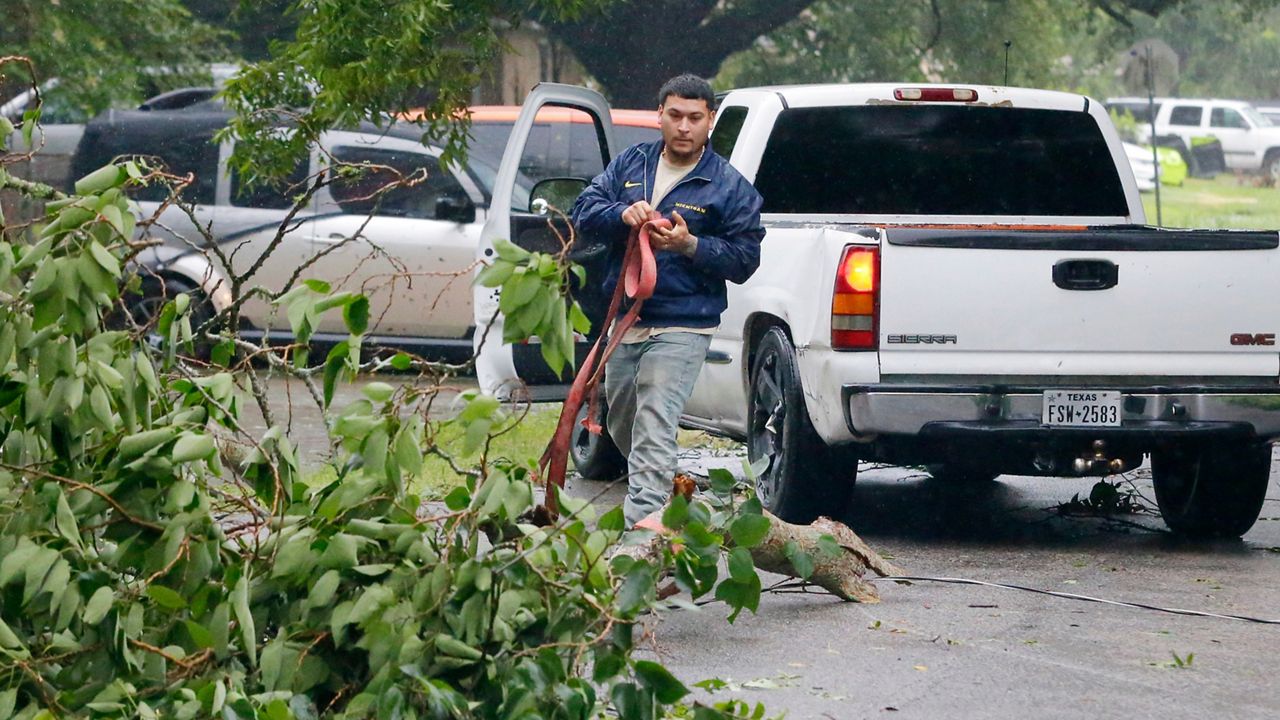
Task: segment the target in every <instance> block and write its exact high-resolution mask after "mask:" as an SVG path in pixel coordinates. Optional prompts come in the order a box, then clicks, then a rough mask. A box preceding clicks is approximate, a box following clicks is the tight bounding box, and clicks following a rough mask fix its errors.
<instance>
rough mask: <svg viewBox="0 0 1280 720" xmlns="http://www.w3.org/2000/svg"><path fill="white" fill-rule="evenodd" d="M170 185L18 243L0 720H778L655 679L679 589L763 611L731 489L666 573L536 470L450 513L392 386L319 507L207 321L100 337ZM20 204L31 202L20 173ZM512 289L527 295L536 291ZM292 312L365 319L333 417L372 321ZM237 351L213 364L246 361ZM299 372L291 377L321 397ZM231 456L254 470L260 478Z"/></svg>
mask: <svg viewBox="0 0 1280 720" xmlns="http://www.w3.org/2000/svg"><path fill="white" fill-rule="evenodd" d="M2 150H3V148H0V151H2ZM2 172H3V171H2V170H0V173H2ZM157 179H158V178H157V176H156V175H155V174H153V173H150V172H149V171H148V170H147V168H146V167H145V166H142V165H139V164H137V163H135V162H133V161H125V162H122V163H120V164H115V165H110V166H107V167H104V168H102V169H100V170H98V171H95V172H94V173H91V174H90V175H88V176H86V177H85V178H82V179H81V180H80V181H79V182H78V183H76V191H75V194H74V195H72V196H69V197H64V198H60V199H58V200H56V201H55V202H52V203H50V204H49V205H48V208H49V210H48V215H47V216H46V217H45V218H44V223H43V225H42V226H41V227H39V228H38V229H31V232H23V231H22V228H8V227H4V228H0V231H3V234H4V241H3V242H0V661H2V662H0V715H2V716H6V717H7V716H9V715H10V714H12V715H13V716H14V717H17V718H22V719H23V720H26V719H29V718H38V717H41V718H42V717H52V716H61V715H89V714H97V715H113V716H114V715H121V716H137V717H142V718H152V717H160V716H171V717H177V718H194V717H206V716H211V715H213V716H221V717H224V718H269V719H270V720H284V719H286V718H311V717H317V716H320V715H331V716H335V717H364V716H378V717H404V718H415V717H431V718H518V717H545V718H589V717H597V716H598V715H599V714H600V713H601V712H602V710H603V709H604V708H605V707H606V706H612V708H613V710H614V711H615V712H616V713H617V714H618V716H619V717H620V718H624V719H625V720H632V719H635V720H640V719H643V718H654V717H658V716H660V715H661V714H662V713H664V712H666V711H667V709H671V711H672V712H674V713H676V714H677V715H678V716H681V717H695V718H700V719H709V718H725V717H760V716H762V714H763V708H759V707H757V708H756V709H754V710H753V709H750V708H748V707H747V706H746V705H745V704H743V703H740V702H735V701H726V702H722V703H719V704H717V705H715V706H704V705H697V704H693V705H690V704H688V702H687V695H688V692H689V691H688V689H687V687H686V686H685V685H684V684H683V683H682V682H680V681H679V680H678V679H677V678H675V677H673V676H672V675H671V673H670V672H669V671H667V670H666V669H665V668H664V667H663V666H662V665H661V664H660V663H658V662H654V661H651V660H646V659H637V658H635V657H633V655H632V653H633V649H634V646H633V627H634V625H635V624H636V623H637V622H639V621H640V619H641V618H642V616H644V615H646V614H647V613H649V612H650V611H651V609H652V608H653V607H654V605H655V603H656V602H657V584H658V581H659V578H661V577H663V576H664V575H665V574H667V573H672V574H673V575H674V577H675V582H676V583H677V584H678V585H679V586H680V587H681V588H683V589H685V590H686V591H688V592H690V593H691V594H692V595H693V597H695V598H697V597H702V596H704V595H707V594H710V593H714V596H715V597H717V598H719V599H722V600H724V601H726V602H727V603H728V605H729V606H730V608H731V612H732V615H731V617H733V616H736V615H737V613H738V612H740V611H741V609H743V608H747V609H750V610H752V611H754V610H755V609H756V607H757V605H758V602H759V595H760V580H759V578H758V576H757V575H756V572H755V569H754V567H753V566H752V564H751V562H750V556H749V554H747V553H746V550H745V546H746V545H749V544H750V543H752V542H756V541H758V540H759V537H760V535H761V532H762V525H761V522H760V521H761V520H763V518H762V517H761V516H760V509H759V503H758V501H755V500H751V499H749V500H746V501H742V500H741V498H740V497H738V496H737V495H735V492H736V491H737V490H738V489H737V488H735V486H734V482H733V479H732V477H729V476H728V475H727V473H726V474H719V475H717V476H716V477H715V478H713V480H714V486H713V491H712V492H711V493H710V495H709V496H708V497H707V498H706V499H698V500H695V501H693V502H686V501H684V499H683V498H681V499H679V500H677V501H676V502H675V503H673V505H672V509H671V511H670V512H669V513H668V518H667V519H668V521H669V524H670V526H671V527H673V528H676V530H677V534H676V536H675V537H673V538H671V539H670V540H668V541H664V542H662V543H659V545H658V552H657V553H656V554H654V555H652V556H651V557H649V558H638V557H633V556H631V555H629V554H627V553H618V554H616V555H613V556H612V557H611V549H612V548H613V547H614V546H615V545H616V544H617V542H618V541H619V539H620V538H621V536H622V530H623V520H622V513H621V510H620V509H617V508H615V509H614V510H612V511H610V512H608V513H606V514H605V515H604V516H602V517H600V518H598V519H596V518H595V517H594V509H593V507H592V506H591V505H590V504H589V503H587V502H586V501H584V500H582V499H578V498H572V497H568V496H561V497H560V498H559V504H560V506H561V507H562V508H564V509H565V514H564V516H563V517H562V518H560V519H559V520H558V521H557V522H555V523H554V524H550V525H538V524H535V523H533V522H532V521H531V517H532V516H533V515H534V513H533V509H534V506H535V503H536V501H537V492H538V490H537V488H536V486H535V482H534V478H533V477H532V475H531V467H532V462H531V461H512V460H501V461H496V462H487V461H486V458H485V454H484V453H481V454H480V463H479V465H478V466H477V468H476V471H475V472H474V473H473V474H470V475H468V480H467V482H466V484H465V486H463V487H459V488H457V489H456V490H454V491H453V492H452V493H451V494H450V495H449V496H447V497H446V498H445V499H444V500H443V502H434V503H432V502H427V501H426V499H424V498H422V497H418V496H416V495H414V494H412V493H411V492H409V491H408V490H407V489H406V485H407V483H406V482H405V480H406V478H408V477H411V476H413V475H414V474H415V473H416V472H418V471H419V470H420V468H421V463H422V458H423V456H424V454H426V453H428V452H432V451H433V447H434V446H433V437H434V434H435V432H436V429H435V428H433V427H432V424H433V423H432V422H429V420H428V417H427V415H426V413H425V411H421V409H420V407H419V406H417V405H415V404H414V402H413V401H414V399H415V398H414V394H415V393H417V392H420V391H419V390H415V389H413V388H408V387H405V388H397V387H393V386H392V385H389V384H386V383H379V382H375V383H370V384H367V385H366V386H365V387H364V391H363V397H361V398H359V399H358V400H356V401H354V402H352V403H350V404H349V405H348V406H346V407H344V408H341V409H339V410H336V411H334V412H332V413H330V414H329V416H328V419H329V422H330V429H331V434H332V436H333V438H334V441H335V443H336V451H337V452H336V456H335V457H334V459H333V461H332V464H331V467H330V471H331V474H330V477H331V478H332V480H330V481H329V482H327V483H325V484H323V485H322V486H320V487H311V486H309V485H307V484H306V483H304V482H303V481H302V478H301V475H300V472H299V462H298V452H297V450H296V448H294V446H293V444H292V442H291V441H290V439H289V438H288V436H287V435H286V434H285V432H284V429H283V428H282V427H279V426H276V427H272V428H270V429H269V430H267V431H266V432H265V433H263V434H261V435H257V436H252V435H250V434H248V433H247V432H246V431H245V430H244V428H243V426H242V424H241V417H240V414H241V408H242V407H243V405H244V399H243V396H245V395H246V394H249V391H250V389H251V388H252V387H253V386H254V381H253V377H254V375H253V373H254V372H255V371H254V369H253V365H252V364H251V363H248V362H238V363H227V367H219V366H218V365H201V364H199V363H197V362H195V361H194V360H193V359H191V358H189V357H187V355H186V352H184V351H183V350H182V349H181V346H183V345H186V346H188V348H189V346H190V345H191V344H192V341H193V340H196V339H200V338H198V337H196V336H198V335H200V334H201V333H204V332H212V326H210V327H208V328H206V327H203V326H201V327H193V324H194V323H193V321H192V314H193V312H194V308H195V303H194V302H193V300H192V299H191V298H189V297H188V296H186V295H179V296H177V297H176V298H174V299H173V300H171V301H169V302H168V304H167V305H166V306H165V307H164V309H163V310H162V311H161V313H160V314H159V317H158V318H157V319H156V324H155V326H154V327H143V328H132V329H128V328H127V329H124V330H119V329H116V330H108V329H105V328H104V324H103V320H104V317H105V316H108V315H110V313H111V311H112V308H113V305H114V304H115V303H116V302H117V301H118V300H119V297H120V288H121V285H122V284H125V283H127V282H128V275H129V274H130V272H131V271H130V270H128V268H129V263H128V260H129V258H130V257H131V255H132V253H134V252H135V251H136V249H137V248H136V247H135V241H134V240H133V223H134V220H135V214H136V213H137V212H138V208H137V206H136V205H134V204H133V203H132V202H131V201H130V200H129V199H128V191H129V190H130V188H132V187H134V186H136V185H138V184H141V183H146V182H154V181H156V180H157ZM0 185H5V186H8V187H16V188H18V189H26V186H23V185H21V184H14V183H11V182H10V178H8V176H7V175H3V174H0ZM543 263H544V260H543V259H542V258H540V257H537V256H527V257H522V258H519V259H514V260H512V264H513V266H518V267H523V268H524V269H525V273H526V274H528V275H529V276H530V277H533V278H535V279H536V282H537V286H536V287H534V290H533V291H532V294H533V295H545V296H547V297H550V298H553V300H554V299H555V298H559V297H560V296H559V294H558V293H560V292H561V291H562V288H563V287H564V282H565V277H566V275H567V273H568V272H571V271H570V270H568V269H567V268H562V267H559V263H558V262H557V261H556V260H555V259H554V258H553V259H552V263H553V264H554V265H556V267H555V268H552V269H551V270H550V271H549V272H545V273H544V272H543V271H542V267H543ZM532 268H536V270H532ZM516 275H517V273H516V271H515V269H514V267H513V269H512V272H511V276H510V277H508V278H507V279H506V281H505V282H502V283H501V285H502V287H503V293H504V294H505V293H507V292H514V290H513V288H516V289H518V290H519V291H520V292H522V293H523V292H527V291H525V290H523V289H522V288H523V283H525V282H527V281H525V280H515V279H514V278H516ZM491 279H492V278H491ZM278 301H279V302H281V303H282V304H284V305H285V310H286V313H287V314H288V316H289V320H290V323H291V324H292V325H293V327H294V330H295V332H298V333H299V335H300V336H303V337H305V335H306V328H308V327H315V325H316V322H315V321H316V319H317V318H318V317H319V316H320V315H322V314H323V313H326V312H338V311H341V312H343V314H344V320H345V322H346V324H347V326H348V329H349V330H350V331H351V337H350V339H349V340H348V342H349V343H350V345H349V346H348V348H347V349H346V350H344V351H343V352H341V353H339V354H338V355H337V356H335V355H334V354H333V353H331V354H330V360H327V361H326V363H325V365H324V367H323V368H322V369H321V372H323V373H324V377H325V384H326V397H325V399H324V404H326V405H327V404H328V403H329V400H330V398H331V397H332V388H331V385H330V383H336V382H338V381H339V380H340V376H341V375H343V374H345V373H347V372H350V371H352V370H354V369H356V368H358V367H362V366H361V365H360V364H359V353H358V348H359V346H360V342H361V337H362V334H363V332H364V330H365V329H366V326H367V323H368V317H367V315H368V310H367V301H365V300H364V298H362V297H361V296H355V295H350V294H346V293H333V292H331V288H330V287H329V286H328V285H327V284H325V283H323V282H318V281H307V282H303V283H302V284H300V285H299V286H298V287H297V288H296V289H295V290H293V291H290V292H289V293H285V294H284V295H282V296H281V297H280V298H278ZM548 302H549V304H550V305H551V306H552V307H553V308H556V309H557V312H556V313H547V314H544V315H540V316H539V317H537V318H533V319H531V320H530V321H529V323H528V324H527V326H526V328H525V329H526V330H527V332H529V333H533V334H538V335H541V336H542V337H543V338H544V341H545V340H546V339H548V338H551V337H553V336H552V333H554V332H555V331H556V328H563V327H565V325H566V324H567V323H568V322H569V320H568V319H567V318H566V315H567V313H568V309H569V308H568V306H567V305H564V304H563V303H561V302H551V301H548ZM554 315H558V316H559V318H558V319H557V318H556V317H554ZM233 330H234V328H223V329H221V330H219V332H221V333H222V335H221V336H220V337H216V338H213V339H214V340H217V345H218V346H220V347H221V346H223V345H224V344H226V343H231V347H232V348H233V349H234V353H232V355H234V356H235V357H238V356H239V355H240V354H241V353H242V352H243V347H242V341H238V340H235V339H234V338H233V336H232V335H231V333H232V332H233ZM148 338H155V340H156V344H155V345H153V344H152V342H149V340H148ZM351 348H357V350H356V351H354V352H353V351H352V350H351ZM261 357H262V358H264V359H266V360H267V361H268V362H276V361H274V360H272V359H271V358H273V357H274V356H272V355H262V356H261ZM334 357H337V358H338V360H337V361H334V364H336V365H337V367H338V371H337V372H336V373H335V377H333V378H332V379H330V361H332V360H333V358H334ZM224 359H226V358H224ZM292 359H293V362H292V363H288V362H284V361H282V360H281V361H278V362H280V367H281V369H283V370H288V371H289V372H293V373H295V374H296V375H297V376H298V377H301V378H304V379H306V378H309V377H310V376H309V375H308V374H307V373H309V372H311V370H312V369H310V368H306V367H305V358H303V359H302V360H299V358H298V353H297V352H296V350H295V354H294V357H293V358H292ZM392 364H395V363H394V361H393V362H392ZM258 399H259V400H260V398H258ZM464 400H465V405H464V406H463V407H462V408H461V409H460V412H459V413H458V414H457V416H456V417H455V418H453V419H452V420H450V421H449V422H451V423H455V424H457V425H459V426H461V427H462V428H463V432H464V433H465V434H466V437H467V443H468V445H469V446H470V447H471V448H472V449H479V448H482V447H484V446H485V445H486V444H487V443H488V441H489V439H490V438H491V436H492V434H493V432H495V429H496V428H499V427H503V426H505V423H506V421H505V419H504V418H503V417H502V415H503V413H504V410H503V408H502V407H501V406H500V405H499V403H498V402H497V401H496V400H495V399H494V398H492V397H489V396H485V395H481V394H476V393H472V394H469V395H467V396H466V397H465V399H464ZM233 439H235V440H238V441H243V442H245V443H247V451H246V452H244V453H242V454H240V455H239V456H238V457H236V456H235V453H233V452H231V448H232V440H233ZM765 522H766V523H767V521H765ZM763 529H767V526H765V527H763ZM640 539H643V538H640ZM734 541H736V542H737V544H738V545H739V547H733V545H734ZM726 553H727V554H728V559H729V562H728V569H729V575H728V576H727V577H725V578H721V577H720V575H721V573H720V562H721V559H722V558H723V557H724V556H725V555H726Z"/></svg>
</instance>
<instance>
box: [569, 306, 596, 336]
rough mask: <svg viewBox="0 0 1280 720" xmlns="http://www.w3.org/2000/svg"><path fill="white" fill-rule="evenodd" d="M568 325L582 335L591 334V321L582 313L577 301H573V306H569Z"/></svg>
mask: <svg viewBox="0 0 1280 720" xmlns="http://www.w3.org/2000/svg"><path fill="white" fill-rule="evenodd" d="M569 325H570V326H571V327H573V329H574V330H576V331H578V332H580V333H582V334H583V335H586V334H587V333H589V332H591V320H590V319H588V318H587V314H586V313H585V312H583V311H582V306H581V305H579V304H578V301H577V300H574V301H573V304H572V305H570V306H569Z"/></svg>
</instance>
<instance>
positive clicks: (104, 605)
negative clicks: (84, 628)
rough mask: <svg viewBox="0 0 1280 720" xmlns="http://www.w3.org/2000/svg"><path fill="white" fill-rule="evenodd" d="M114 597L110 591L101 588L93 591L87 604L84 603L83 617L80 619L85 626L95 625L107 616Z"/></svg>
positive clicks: (109, 589)
mask: <svg viewBox="0 0 1280 720" xmlns="http://www.w3.org/2000/svg"><path fill="white" fill-rule="evenodd" d="M115 599H116V596H115V593H114V592H112V589H111V588H110V587H107V586H105V585H104V586H102V587H100V588H98V589H97V590H96V591H94V593H93V596H92V597H90V598H89V602H87V603H85V606H84V615H82V616H81V619H82V620H83V621H84V624H85V625H97V624H98V623H100V622H102V619H103V618H105V617H106V616H107V613H108V612H109V611H110V610H111V605H112V603H114V602H115Z"/></svg>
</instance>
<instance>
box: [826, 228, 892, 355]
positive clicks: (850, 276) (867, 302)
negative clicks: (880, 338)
mask: <svg viewBox="0 0 1280 720" xmlns="http://www.w3.org/2000/svg"><path fill="white" fill-rule="evenodd" d="M879 285H880V253H879V249H878V248H875V247H866V246H858V245H850V246H849V247H846V248H845V249H844V254H843V255H842V256H841V257H840V265H839V269H838V270H837V271H836V287H835V292H834V293H833V294H832V297H831V347H832V348H834V349H836V350H874V349H876V347H877V345H878V343H877V337H876V332H877V328H876V324H877V323H876V315H877V311H878V310H879V305H880V303H879V299H880V296H879V289H880V288H879Z"/></svg>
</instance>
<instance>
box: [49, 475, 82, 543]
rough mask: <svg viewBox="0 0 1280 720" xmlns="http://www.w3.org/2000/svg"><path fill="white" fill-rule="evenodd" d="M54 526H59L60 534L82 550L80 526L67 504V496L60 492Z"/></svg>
mask: <svg viewBox="0 0 1280 720" xmlns="http://www.w3.org/2000/svg"><path fill="white" fill-rule="evenodd" d="M54 524H55V525H57V528H58V534H59V535H61V536H62V537H63V538H65V539H66V540H67V542H69V543H71V544H72V546H74V547H76V548H82V547H83V546H82V545H81V540H80V526H79V525H78V524H77V523H76V516H75V513H73V512H72V511H71V505H70V504H68V503H67V496H66V494H65V493H63V492H62V490H61V489H59V490H58V509H57V513H56V515H55V519H54Z"/></svg>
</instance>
